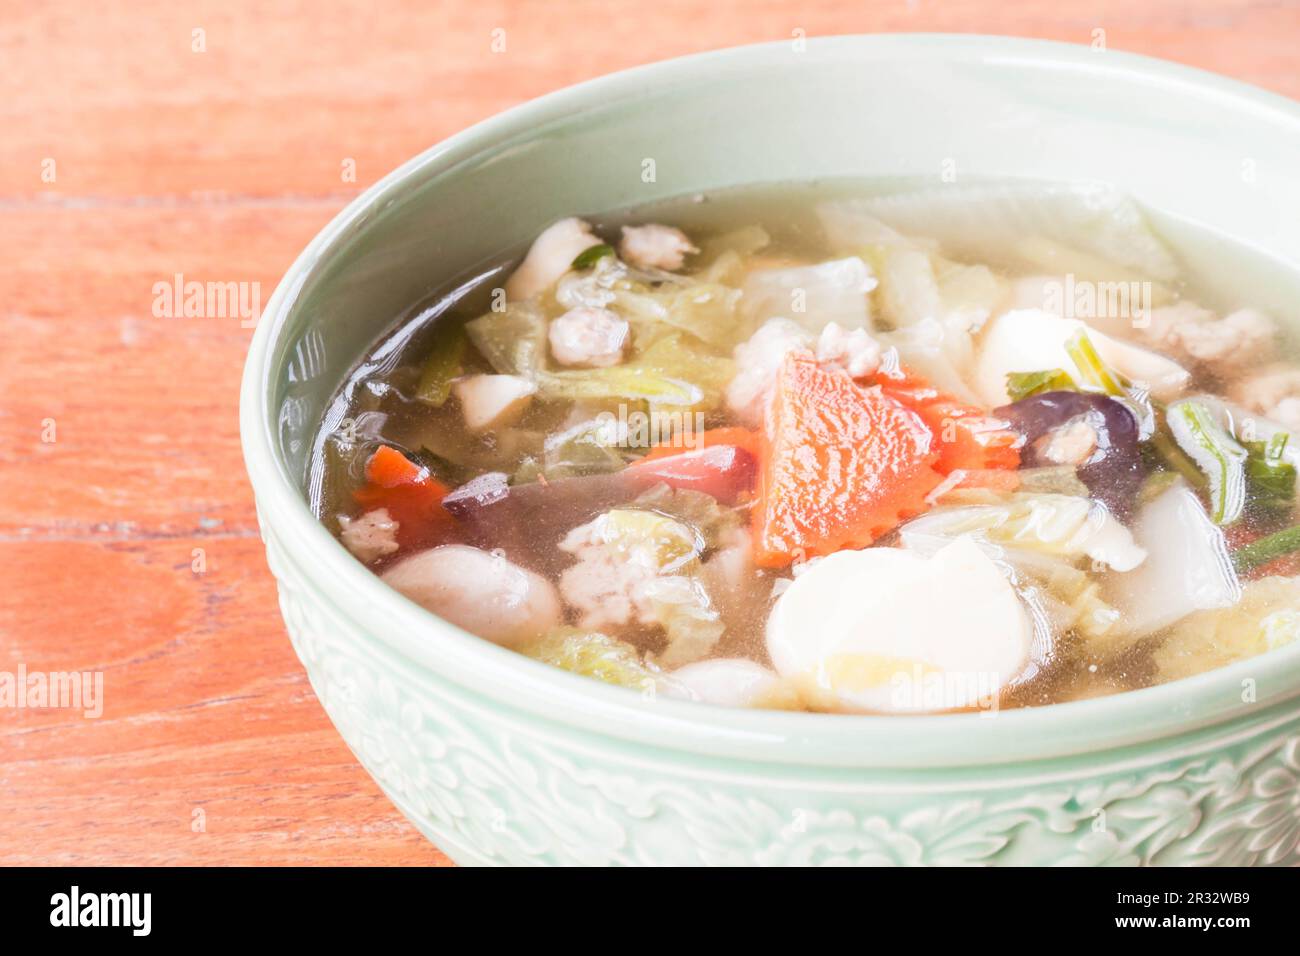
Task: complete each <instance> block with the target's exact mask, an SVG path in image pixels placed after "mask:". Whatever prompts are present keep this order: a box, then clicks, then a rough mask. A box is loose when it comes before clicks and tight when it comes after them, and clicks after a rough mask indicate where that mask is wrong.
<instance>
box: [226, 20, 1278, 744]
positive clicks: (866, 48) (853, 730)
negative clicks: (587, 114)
mask: <svg viewBox="0 0 1300 956" xmlns="http://www.w3.org/2000/svg"><path fill="white" fill-rule="evenodd" d="M789 51H790V41H788V40H786V41H776V42H772V43H763V44H755V45H748V46H740V47H731V48H726V49H721V50H714V51H709V52H705V53H698V54H693V55H690V56H685V57H679V58H675V59H670V60H664V61H660V62H655V63H650V64H646V65H642V66H637V67H633V68H631V69H627V70H622V71H619V72H616V73H612V74H608V75H605V76H601V77H597V78H595V79H591V80H587V81H585V82H582V83H579V84H577V85H574V86H569V87H566V88H564V89H561V90H559V91H556V92H553V93H549V94H547V95H544V96H542V97H539V98H537V99H534V100H531V101H528V102H525V103H523V104H521V105H518V106H515V107H513V108H511V109H509V110H507V111H505V112H503V113H500V114H498V115H496V116H493V117H490V118H488V119H486V120H483V121H481V122H479V123H476V124H474V125H473V126H470V127H468V128H467V129H465V130H462V131H460V132H458V133H456V134H454V135H452V136H450V137H448V138H447V139H445V140H443V141H441V142H439V143H437V144H435V145H434V146H432V147H430V148H429V149H427V150H425V151H424V152H422V153H420V154H419V155H417V156H415V157H414V158H412V159H410V160H408V161H407V162H405V163H403V164H402V165H401V166H399V167H398V168H397V169H395V170H393V171H392V172H390V173H388V174H387V175H386V176H384V177H383V178H382V179H380V180H379V181H378V182H376V183H375V184H374V185H372V186H370V187H369V188H368V189H366V190H365V191H363V192H362V193H361V194H360V195H359V196H357V197H356V198H355V199H353V200H352V201H351V202H350V203H348V205H347V206H346V207H345V208H344V209H343V210H342V211H340V212H339V213H338V214H337V215H336V216H335V217H334V218H333V219H332V220H331V221H330V222H329V223H328V224H327V225H326V226H325V227H324V228H323V229H322V230H321V231H320V232H319V233H317V235H316V236H315V237H314V238H313V239H312V240H311V242H310V243H309V244H308V245H307V247H306V248H305V249H304V250H303V252H302V253H301V254H300V255H299V256H298V257H297V259H296V260H295V261H294V263H293V264H292V265H291V266H290V267H289V269H288V270H287V271H286V272H285V274H284V276H283V277H282V279H281V280H280V282H279V283H278V285H277V287H276V289H275V292H274V293H273V294H272V296H271V298H270V299H268V300H267V305H266V307H265V309H264V310H263V312H262V315H261V318H260V321H259V322H258V324H257V329H256V331H255V333H254V336H253V339H252V342H251V344H250V347H249V351H248V357H247V360H246V363H245V368H244V375H243V380H242V384H241V391H240V433H241V440H242V445H243V450H244V457H245V464H246V467H247V470H248V473H249V477H250V481H251V483H252V486H253V489H254V492H255V495H256V497H257V500H258V506H259V507H258V510H259V517H260V520H262V521H264V522H266V524H267V525H268V527H267V528H266V529H265V530H264V535H265V536H267V537H272V536H273V537H275V538H276V539H278V540H281V541H282V542H283V544H284V547H285V551H286V554H287V556H288V558H289V559H290V561H292V562H293V563H294V564H295V565H296V566H297V570H298V571H299V572H300V573H301V574H302V575H303V577H305V578H310V581H311V584H312V590H313V600H316V601H323V602H325V603H328V604H330V605H332V606H333V609H334V611H336V612H337V613H339V614H341V615H343V616H345V617H347V618H349V619H352V620H354V621H355V623H356V624H357V625H358V626H361V627H366V630H367V632H368V633H370V634H371V635H372V636H373V637H375V639H376V640H379V641H381V642H382V643H383V644H385V645H387V646H388V648H389V649H390V650H392V651H395V652H396V653H397V654H399V655H400V656H401V657H404V658H406V659H408V660H409V661H410V662H411V663H413V664H415V665H417V666H422V667H426V668H428V669H429V670H430V671H432V672H434V673H435V674H438V675H439V676H440V677H441V679H444V680H449V681H451V682H453V683H455V684H457V685H459V686H461V687H463V688H466V689H468V690H470V691H472V692H475V693H476V694H478V695H479V697H481V698H483V699H486V700H488V701H490V702H491V706H492V707H493V709H499V710H503V711H511V712H513V713H514V714H515V715H516V716H519V717H520V718H521V719H524V718H526V719H527V720H528V721H529V723H530V725H532V724H534V722H537V721H540V722H542V723H544V724H549V725H551V726H556V725H560V726H568V727H576V728H579V729H581V730H582V731H584V732H585V733H588V734H595V735H602V736H605V737H612V738H618V739H621V740H626V741H635V742H638V743H641V744H645V745H648V746H650V747H653V748H658V749H660V750H664V751H674V752H681V751H686V752H690V753H695V754H701V755H713V756H725V757H729V758H734V759H743V760H753V761H761V762H764V763H767V764H785V765H815V766H822V767H835V768H840V769H850V768H867V767H869V768H878V769H890V768H894V769H916V768H927V769H943V768H957V767H974V766H980V765H989V764H1010V763H1017V762H1022V761H1037V760H1051V759H1053V758H1060V757H1066V756H1071V755H1078V754H1085V753H1096V752H1101V751H1113V750H1117V749H1121V748H1132V747H1135V746H1137V745H1141V744H1145V743H1150V742H1153V741H1157V740H1160V739H1163V738H1169V737H1174V736H1177V735H1184V734H1188V733H1190V732H1192V731H1197V730H1202V729H1208V728H1216V727H1217V728H1219V729H1220V730H1223V729H1224V728H1223V727H1221V726H1220V725H1231V724H1234V723H1240V722H1241V721H1244V720H1247V719H1249V718H1253V717H1255V716H1259V715H1262V714H1264V713H1265V712H1266V710H1269V709H1270V708H1271V709H1272V710H1277V709H1278V708H1277V707H1276V706H1275V705H1278V704H1283V703H1284V702H1286V701H1287V700H1290V699H1291V698H1294V697H1296V696H1300V644H1294V645H1291V646H1289V647H1284V648H1280V649H1278V650H1275V651H1272V652H1269V653H1268V654H1267V655H1264V656H1262V657H1256V658H1252V659H1248V660H1244V661H1239V662H1236V663H1234V664H1230V665H1227V666H1225V667H1221V668H1217V669H1215V670H1212V671H1208V672H1206V673H1204V674H1200V675H1197V676H1195V677H1190V678H1185V679H1183V680H1179V681H1175V682H1172V683H1169V684H1162V685H1158V686H1155V687H1149V688H1144V689H1141V690H1134V691H1127V692H1123V693H1119V694H1113V695H1108V696H1105V697H1100V698H1095V699H1089V700H1080V701H1073V702H1069V703H1062V704H1052V705H1047V706H1041V707H1024V708H1015V709H1010V710H1000V711H996V712H993V713H996V715H997V719H989V717H988V715H989V713H990V712H984V713H957V714H937V715H916V716H887V715H857V714H815V713H789V712H782V711H763V710H745V709H738V708H727V707H718V706H712V705H707V704H699V703H692V702H687V701H677V700H670V699H666V698H663V697H660V698H658V699H653V700H652V699H647V698H646V696H645V695H643V694H639V693H637V692H635V691H630V690H627V689H624V688H619V687H611V686H607V685H603V684H601V683H599V682H597V681H593V680H590V679H587V678H582V677H578V676H575V675H572V674H569V673H566V672H564V671H561V670H559V669H557V668H553V667H550V666H548V665H545V664H542V663H539V662H536V661H533V660H530V659H528V658H525V657H523V656H522V655H519V654H516V653H515V652H513V651H510V650H507V649H505V648H502V647H499V646H497V645H495V644H492V643H491V642H489V641H485V640H483V639H481V638H478V637H475V636H474V635H472V634H469V633H467V632H466V631H463V630H461V629H460V628H457V627H456V626H454V625H452V624H450V623H449V622H447V621H444V620H442V619H441V618H438V617H436V616H434V615H432V614H430V613H429V612H427V611H425V610H424V609H423V608H420V607H419V606H418V605H416V604H414V603H412V602H410V601H409V600H407V599H406V598H404V597H403V596H402V595H400V594H398V593H397V592H396V591H393V590H392V589H391V588H389V587H388V586H387V585H385V584H383V582H382V581H381V580H380V579H379V578H378V576H376V575H375V574H373V573H372V572H371V571H370V570H369V569H368V568H366V567H365V566H364V565H362V564H361V563H360V562H358V561H356V560H355V559H354V558H353V557H352V555H351V554H350V553H349V552H348V551H347V550H346V549H345V548H344V547H343V546H342V544H341V543H339V542H338V540H337V539H336V538H335V537H334V536H333V535H332V534H330V533H329V531H328V530H327V529H326V528H325V526H324V524H323V523H321V522H320V521H318V520H317V519H316V517H315V516H314V515H313V514H312V512H311V510H310V508H309V506H308V504H307V502H306V501H305V499H304V498H303V495H302V491H301V488H300V486H299V484H298V482H297V481H296V480H295V478H294V476H293V475H292V474H291V473H290V471H289V470H288V468H287V466H286V463H285V462H284V461H283V460H282V459H281V458H280V456H279V455H278V453H277V451H276V434H275V433H276V428H275V426H276V413H275V412H276V410H275V409H274V408H273V406H272V400H273V398H274V395H275V388H274V380H273V378H272V373H273V372H275V371H276V367H275V360H276V358H277V355H278V354H279V353H280V351H282V346H283V343H281V342H280V336H281V333H282V330H283V329H284V327H285V325H286V324H287V322H288V320H289V318H290V316H291V315H292V314H293V312H294V309H295V306H296V305H297V303H298V297H299V294H300V292H301V290H302V288H303V287H304V285H305V283H306V280H307V279H308V277H309V276H310V275H312V274H313V273H314V272H316V271H317V270H319V269H321V268H323V267H326V266H327V265H328V264H329V262H330V260H331V256H332V254H333V253H334V252H335V251H337V250H338V248H339V247H340V245H342V244H343V241H344V240H345V239H346V238H349V237H350V236H352V235H353V234H355V233H357V232H359V231H361V230H363V229H364V227H365V224H366V222H367V220H368V219H369V217H370V215H371V213H372V212H374V211H376V210H378V209H380V208H381V207H383V206H385V205H387V204H388V203H390V202H393V201H394V200H396V199H397V198H398V197H399V196H400V195H401V194H403V193H404V192H405V191H406V190H407V189H408V188H410V187H411V186H412V184H413V183H415V182H418V181H420V180H421V179H423V178H425V177H428V176H432V175H435V174H438V173H440V172H443V171H446V170H449V169H451V168H452V167H454V166H456V165H458V164H460V163H462V162H464V161H467V160H472V159H475V158H483V157H486V156H488V155H490V154H491V153H492V152H493V150H494V149H496V148H498V147H499V146H501V145H502V144H503V143H505V142H507V141H510V140H513V139H514V138H515V137H518V136H520V135H524V134H527V132H528V131H529V130H530V129H532V128H534V127H540V126H543V125H545V124H546V123H548V122H550V121H552V120H555V119H558V118H560V117H563V116H568V115H572V114H576V113H580V112H582V111H583V110H584V108H587V107H590V106H595V105H597V104H599V105H603V106H608V105H610V104H611V103H612V102H615V101H617V100H619V99H632V98H635V97H637V96H638V95H639V94H642V93H643V92H644V90H645V88H646V87H647V85H649V84H654V83H660V82H664V81H671V82H674V83H688V82H702V81H707V79H708V78H709V76H710V74H712V73H714V72H715V71H716V70H717V69H718V68H720V67H723V66H728V65H735V64H741V65H744V66H746V67H764V66H768V65H771V66H776V65H778V62H777V58H778V57H780V58H781V59H782V60H785V58H787V57H788V56H789ZM901 54H905V55H907V56H909V57H921V56H928V57H932V58H936V59H938V60H941V61H946V62H958V61H962V62H967V63H1001V64H1005V63H1008V62H1011V63H1015V64H1018V65H1021V66H1023V67H1026V68H1031V69H1046V70H1066V71H1072V72H1076V73H1081V74H1088V73H1104V74H1109V75H1120V76H1123V77H1125V78H1127V79H1130V80H1134V81H1137V82H1141V83H1144V84H1148V85H1154V86H1158V87H1162V88H1164V89H1166V90H1167V91H1168V92H1169V94H1170V95H1182V96H1188V95H1193V96H1197V97H1201V98H1206V97H1209V98H1212V99H1216V100H1219V101H1221V102H1222V103H1224V104H1225V105H1231V106H1232V107H1234V108H1236V109H1240V110H1242V111H1246V112H1251V113H1254V114H1256V115H1257V116H1258V117H1259V119H1260V120H1261V122H1268V123H1275V124H1281V125H1284V126H1290V127H1293V128H1294V129H1295V130H1296V131H1297V133H1300V103H1295V102H1293V101H1291V100H1289V99H1287V98H1285V97H1283V96H1280V95H1278V94H1275V93H1271V92H1268V91H1265V90H1260V89H1258V88H1255V87H1253V86H1250V85H1248V84H1245V83H1242V82H1240V81H1237V80H1231V79H1228V78H1225V77H1221V76H1218V75H1216V74H1213V73H1209V72H1206V71H1203V70H1200V69H1196V68H1193V67H1189V66H1184V65H1181V64H1176V63H1171V62H1168V61H1164V60H1159V59H1155V58H1151V57H1145V56H1139V55H1136V54H1131V53H1122V52H1118V51H1110V50H1108V51H1106V53H1105V55H1098V54H1097V53H1096V52H1095V51H1093V50H1091V49H1090V48H1088V47H1084V46H1078V45H1074V44H1067V43H1060V42H1055V41H1046V40H1030V39H1022V38H1011V37H995V36H985V35H978V34H865V35H846V36H834V37H817V38H808V40H807V46H806V49H805V50H804V52H803V53H802V54H801V56H805V57H808V58H810V59H817V60H821V61H826V62H834V61H861V62H865V61H869V60H883V59H889V58H893V57H897V56H899V55H901ZM785 65H787V66H788V60H785ZM304 556H308V557H304ZM308 563H309V564H310V571H309V570H308V568H307V564H308ZM358 608H364V609H365V610H366V611H367V612H377V613H378V615H380V616H382V617H383V618H384V619H385V623H386V625H388V626H386V627H384V628H383V629H382V634H381V633H380V629H379V628H377V627H375V626H373V624H372V625H369V626H367V625H366V623H365V621H364V619H362V618H359V617H358V615H357V613H356V611H357V609H358ZM1247 679H1254V680H1257V681H1258V683H1260V684H1267V685H1268V686H1267V687H1265V688H1261V689H1260V692H1259V696H1258V698H1257V700H1256V701H1254V702H1252V704H1251V705H1250V706H1249V707H1243V701H1242V686H1243V685H1242V682H1243V681H1245V680H1247ZM1293 709H1294V708H1290V709H1288V710H1293ZM1270 712H1271V711H1270Z"/></svg>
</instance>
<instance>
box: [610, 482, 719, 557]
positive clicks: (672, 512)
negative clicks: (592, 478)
mask: <svg viewBox="0 0 1300 956" xmlns="http://www.w3.org/2000/svg"><path fill="white" fill-rule="evenodd" d="M632 504H633V505H634V506H635V507H637V508H645V509H647V510H649V511H655V512H658V513H659V514H663V515H667V516H669V517H670V518H675V519H676V520H678V521H680V522H682V523H684V524H687V525H690V526H691V527H692V528H694V529H695V530H696V531H698V532H699V533H700V535H701V537H703V538H704V540H705V542H706V544H708V545H709V546H713V545H714V544H716V543H717V541H718V539H719V537H720V535H721V534H722V532H723V531H725V530H727V529H729V528H733V527H736V526H737V525H739V523H740V518H739V516H738V515H737V514H736V512H735V511H734V510H732V509H730V508H724V507H722V505H720V504H718V500H717V499H716V498H714V497H713V496H712V495H708V494H705V493H704V492H702V491H695V490H693V489H690V488H672V487H670V486H669V485H667V484H664V483H660V484H657V485H655V486H654V487H653V488H651V489H650V490H648V491H645V492H643V493H641V494H640V495H638V496H637V498H636V499H635V500H634V501H633V502H632Z"/></svg>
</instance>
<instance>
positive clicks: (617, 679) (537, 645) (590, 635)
mask: <svg viewBox="0 0 1300 956" xmlns="http://www.w3.org/2000/svg"><path fill="white" fill-rule="evenodd" d="M520 651H521V652H522V653H523V654H525V655H527V656H528V657H531V658H533V659H534V660H538V661H541V662H542V663H544V664H550V665H552V666H554V667H561V668H563V669H564V670H566V671H569V672H570V673H573V674H578V675H580V676H582V677H591V678H594V679H595V680H598V681H603V682H604V683H606V684H614V685H616V686H618V687H631V688H634V689H640V690H648V689H651V688H653V687H655V685H656V684H657V683H658V681H659V678H660V677H661V676H662V674H663V672H662V671H661V670H659V668H658V667H656V666H655V665H654V664H652V663H649V662H648V661H644V660H642V658H641V652H640V651H638V650H637V649H636V648H635V647H634V646H632V645H631V644H629V643H628V642H627V641H620V640H618V639H617V638H613V637H610V636H609V635H608V634H602V633H601V632H599V631H584V630H581V629H579V628H576V627H557V628H554V629H552V630H551V631H548V632H547V633H546V634H545V635H544V636H543V637H542V638H540V639H539V640H537V641H534V642H533V643H531V644H528V645H525V646H524V647H522V648H520Z"/></svg>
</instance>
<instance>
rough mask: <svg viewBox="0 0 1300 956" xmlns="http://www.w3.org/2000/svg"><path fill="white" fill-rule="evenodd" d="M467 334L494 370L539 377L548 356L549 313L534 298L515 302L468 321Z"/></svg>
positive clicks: (503, 373) (500, 372) (501, 372)
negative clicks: (497, 310) (502, 308)
mask: <svg viewBox="0 0 1300 956" xmlns="http://www.w3.org/2000/svg"><path fill="white" fill-rule="evenodd" d="M465 334H466V335H468V336H469V340H470V341H471V342H473V343H474V347H475V348H476V349H478V351H479V354H481V355H482V356H483V357H484V358H485V359H487V360H488V364H490V365H491V366H492V369H493V371H495V372H497V373H498V374H500V375H522V376H524V377H525V378H536V377H537V375H538V373H539V372H540V371H541V369H542V368H543V367H544V362H545V357H546V316H545V315H543V313H542V311H541V309H539V308H538V307H537V305H536V304H534V303H533V302H511V303H509V304H508V305H507V306H506V308H505V309H504V311H501V312H488V313H486V314H484V315H481V316H479V317H478V318H477V319H473V320H472V321H470V322H467V323H465Z"/></svg>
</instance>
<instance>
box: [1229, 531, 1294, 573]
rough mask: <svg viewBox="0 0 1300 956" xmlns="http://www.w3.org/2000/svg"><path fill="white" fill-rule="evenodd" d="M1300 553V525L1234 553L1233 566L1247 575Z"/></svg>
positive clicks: (1257, 541) (1254, 542)
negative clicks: (1278, 560)
mask: <svg viewBox="0 0 1300 956" xmlns="http://www.w3.org/2000/svg"><path fill="white" fill-rule="evenodd" d="M1297 551H1300V525H1297V526H1296V527H1294V528H1287V529H1286V530H1285V531H1278V532H1277V533H1275V534H1270V535H1269V536H1268V537H1265V538H1259V539H1258V540H1256V541H1252V542H1251V543H1250V544H1248V545H1246V546H1245V547H1242V548H1238V549H1237V550H1236V551H1234V552H1233V553H1232V566H1233V567H1234V568H1235V569H1236V570H1237V573H1238V574H1245V573H1246V572H1247V571H1252V570H1254V569H1255V568H1257V567H1259V566H1260V565H1263V564H1268V563H1269V562H1270V561H1276V560H1277V559H1278V558H1281V557H1285V556H1286V555H1288V554H1294V553H1295V552H1297Z"/></svg>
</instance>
